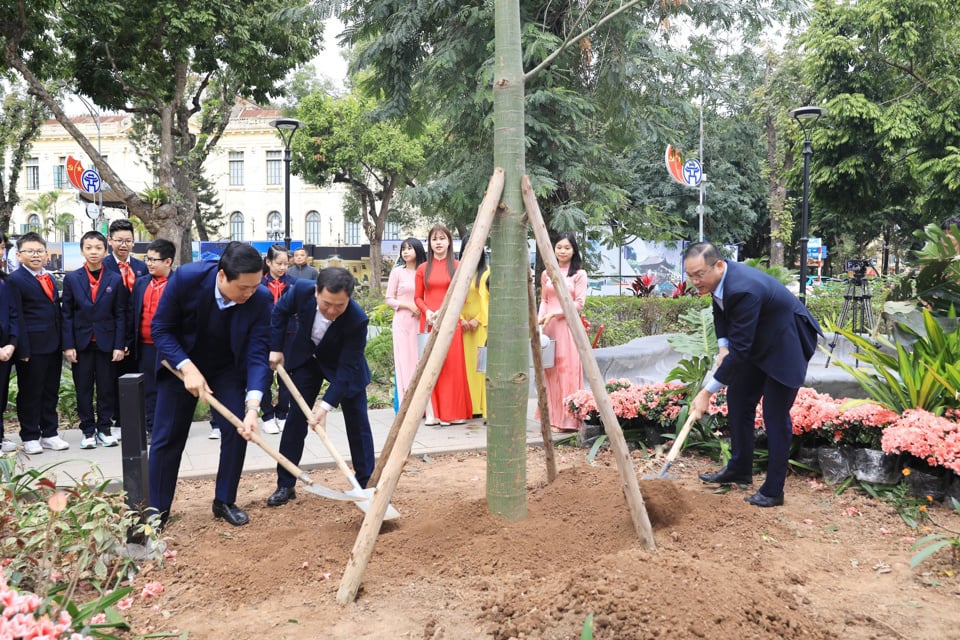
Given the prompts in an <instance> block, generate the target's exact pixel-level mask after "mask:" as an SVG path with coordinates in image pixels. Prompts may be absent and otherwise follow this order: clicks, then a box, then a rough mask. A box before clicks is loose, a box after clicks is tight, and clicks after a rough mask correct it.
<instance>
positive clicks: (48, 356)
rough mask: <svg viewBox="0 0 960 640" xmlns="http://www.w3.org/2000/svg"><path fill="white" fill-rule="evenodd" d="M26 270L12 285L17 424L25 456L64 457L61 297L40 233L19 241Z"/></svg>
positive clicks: (12, 276)
mask: <svg viewBox="0 0 960 640" xmlns="http://www.w3.org/2000/svg"><path fill="white" fill-rule="evenodd" d="M17 260H18V261H19V262H20V267H19V268H18V269H17V270H16V271H14V272H13V273H11V274H10V278H9V280H8V281H9V283H10V284H11V285H13V286H14V288H15V289H16V291H17V294H18V296H19V298H20V309H21V311H22V312H23V313H22V314H21V315H20V322H21V324H20V327H21V329H20V338H19V339H18V341H17V352H16V355H15V357H16V359H17V362H16V367H17V420H19V421H20V439H21V440H22V441H23V450H24V451H25V452H27V453H30V454H37V453H43V450H44V449H53V450H55V451H62V450H64V449H69V448H70V445H69V444H67V442H66V441H65V440H64V439H63V438H61V437H60V436H59V435H58V432H57V429H58V424H59V422H58V419H57V400H58V399H59V397H60V372H61V370H62V369H63V355H62V354H61V353H60V337H61V336H60V323H61V316H60V292H59V291H58V290H57V283H56V282H54V280H53V276H52V275H51V274H50V273H49V272H48V271H47V270H46V269H44V268H43V265H44V264H45V263H46V262H47V241H46V240H44V239H43V238H42V237H40V235H39V234H37V233H34V232H32V231H31V232H29V233H25V234H23V235H22V236H20V238H19V239H18V240H17Z"/></svg>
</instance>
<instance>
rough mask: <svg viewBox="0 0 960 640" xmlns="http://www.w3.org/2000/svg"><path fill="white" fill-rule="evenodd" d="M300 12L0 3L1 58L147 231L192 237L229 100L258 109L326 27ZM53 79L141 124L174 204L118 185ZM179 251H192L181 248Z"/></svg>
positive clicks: (286, 8) (188, 1) (261, 2)
mask: <svg viewBox="0 0 960 640" xmlns="http://www.w3.org/2000/svg"><path fill="white" fill-rule="evenodd" d="M304 6H305V3H304V2H301V1H300V0H247V1H244V2H240V1H239V0H223V1H221V2H214V3H211V2H204V1H200V0H158V1H155V2H128V1H123V0H96V1H94V0H63V1H54V0H14V1H11V2H6V3H3V4H2V5H0V37H2V38H3V46H4V61H5V63H6V64H7V65H8V66H9V67H11V68H13V69H15V70H16V72H17V73H18V74H20V75H21V76H22V77H23V78H24V80H25V82H26V83H27V84H28V85H29V87H30V90H31V92H32V93H34V94H35V95H37V96H38V97H39V98H40V99H41V100H42V101H43V103H44V104H45V105H46V107H47V108H49V109H50V111H51V112H52V113H53V114H54V116H55V117H56V118H57V120H58V121H59V122H60V124H61V125H63V127H64V128H65V129H66V130H67V131H68V132H69V133H70V135H72V136H73V137H74V139H76V140H77V142H78V144H80V146H81V148H83V150H84V152H86V154H87V155H88V156H89V157H90V158H91V159H92V161H93V163H94V165H95V166H96V168H97V169H98V170H99V172H100V175H101V176H102V177H103V179H104V180H105V181H106V182H107V183H108V184H109V185H110V186H111V187H112V189H113V191H114V192H116V193H117V194H118V195H119V196H120V197H121V198H122V199H123V201H124V202H125V203H126V205H127V207H128V209H129V211H130V213H131V214H132V215H135V216H137V217H139V218H140V219H141V220H142V221H143V222H144V224H145V225H146V227H147V229H148V230H149V231H150V232H151V233H153V234H155V235H162V236H164V237H168V238H173V239H177V240H181V239H182V240H183V241H184V242H188V241H189V238H190V235H189V229H190V225H191V223H192V221H193V219H194V216H195V213H196V211H197V193H196V184H197V180H196V177H197V176H198V175H200V173H201V171H202V164H203V161H204V160H205V159H206V157H207V155H208V154H209V153H210V151H211V149H212V148H213V147H214V146H215V145H216V143H217V142H218V140H219V136H220V134H221V133H222V131H223V128H224V127H225V126H226V122H227V121H228V120H229V115H230V109H231V108H232V106H233V104H234V100H235V99H236V98H237V97H247V98H250V99H252V100H255V101H260V102H265V101H266V100H267V99H268V98H269V97H270V96H271V95H276V94H278V93H279V92H280V91H279V87H280V83H281V82H282V80H283V79H284V77H285V76H286V74H287V73H288V72H289V71H290V70H291V69H293V68H294V67H296V66H297V65H298V64H301V63H303V62H305V61H307V60H309V59H310V57H312V56H313V54H314V52H315V51H316V48H317V46H318V44H319V42H320V39H321V34H322V24H321V23H320V21H319V19H318V18H317V16H316V14H315V13H314V12H312V11H293V10H292V9H298V8H302V7H304ZM51 79H58V80H60V81H62V82H64V83H65V84H66V85H67V86H69V87H70V89H71V90H75V91H77V92H79V93H81V94H83V95H86V96H89V97H90V98H91V100H92V101H93V102H94V103H95V104H96V105H98V106H99V107H100V108H101V109H105V110H111V111H121V112H126V113H130V114H134V115H135V116H138V117H142V118H144V119H147V120H148V121H149V124H148V126H150V127H152V128H153V130H154V132H155V134H156V139H157V147H158V153H157V157H156V165H155V166H156V186H157V187H158V188H159V189H161V190H162V192H163V193H166V194H168V195H169V197H170V201H168V202H164V203H160V204H159V205H156V204H155V203H149V202H146V201H144V200H143V199H142V198H140V196H139V195H138V193H137V192H135V191H134V190H133V189H131V188H130V187H128V186H127V185H126V184H124V183H123V181H122V180H121V179H120V177H119V175H118V174H117V173H116V171H114V170H113V168H112V167H111V166H110V165H109V163H107V162H106V161H105V160H104V159H103V157H102V156H100V154H99V153H98V152H97V149H96V147H95V146H94V145H92V144H90V141H89V140H87V139H86V138H85V137H84V136H83V134H82V133H80V131H79V130H78V129H77V128H76V127H75V126H73V124H72V123H71V122H70V120H69V118H67V116H66V114H65V113H64V111H63V109H62V106H61V104H60V102H59V101H58V99H57V98H56V96H55V95H53V94H51V93H50V92H49V91H47V89H46V88H45V87H44V84H43V83H44V82H45V81H47V80H51ZM211 102H212V103H214V104H213V106H212V108H205V107H206V106H207V105H208V104H210V103H211ZM197 125H199V127H197ZM186 246H187V247H188V245H186ZM182 248H184V247H182ZM184 255H186V256H189V255H190V253H189V251H179V252H178V256H184Z"/></svg>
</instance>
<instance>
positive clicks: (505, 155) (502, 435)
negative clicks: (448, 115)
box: [487, 0, 530, 520]
mask: <svg viewBox="0 0 960 640" xmlns="http://www.w3.org/2000/svg"><path fill="white" fill-rule="evenodd" d="M495 29H496V33H495V37H496V69H495V74H494V81H493V113H494V117H493V119H494V123H495V124H494V127H495V131H494V143H493V163H494V166H497V167H502V168H503V170H504V172H505V176H506V182H505V186H504V189H503V198H502V200H501V208H500V211H499V212H498V214H497V218H496V220H495V222H494V225H493V230H492V233H491V239H490V248H491V258H490V260H491V263H492V273H491V277H490V323H489V334H488V338H487V344H488V346H489V347H490V349H489V351H488V353H489V360H488V362H487V389H488V394H487V397H488V398H489V408H488V419H487V423H488V427H487V506H488V507H489V508H490V511H491V513H494V514H496V515H499V516H502V517H504V518H507V519H510V520H521V519H523V518H524V517H526V515H527V499H526V483H527V469H526V414H527V399H528V397H529V386H530V382H529V362H528V361H527V350H528V347H527V345H528V339H527V335H528V330H527V314H526V309H527V278H528V277H529V273H530V266H529V258H528V252H527V219H526V216H525V214H524V211H523V201H522V198H521V195H520V178H521V177H522V176H523V174H524V172H525V171H526V166H525V163H524V153H525V149H524V79H523V58H522V51H521V47H520V8H519V5H518V3H517V2H516V0H496V27H495Z"/></svg>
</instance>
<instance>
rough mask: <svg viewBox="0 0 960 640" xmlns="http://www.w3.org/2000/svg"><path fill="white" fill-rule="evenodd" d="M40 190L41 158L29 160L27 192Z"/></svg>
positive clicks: (34, 157)
mask: <svg viewBox="0 0 960 640" xmlns="http://www.w3.org/2000/svg"><path fill="white" fill-rule="evenodd" d="M39 190H40V158H38V157H36V156H33V157H32V158H28V159H27V191H39Z"/></svg>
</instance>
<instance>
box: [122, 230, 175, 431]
mask: <svg viewBox="0 0 960 640" xmlns="http://www.w3.org/2000/svg"><path fill="white" fill-rule="evenodd" d="M176 255H177V247H176V246H175V245H174V244H173V243H172V242H170V241H169V240H167V239H165V238H157V239H156V240H154V241H153V242H151V243H150V246H148V247H147V261H146V262H147V270H148V271H149V272H150V275H148V276H143V277H142V278H137V281H136V282H135V283H134V285H133V295H132V297H131V298H130V309H131V313H130V325H129V330H128V331H127V338H128V340H129V345H130V355H131V357H132V358H133V360H134V362H136V363H137V370H138V371H140V373H142V374H143V400H144V403H145V405H146V412H147V415H146V423H147V443H148V444H149V443H150V441H151V439H152V438H153V413H154V411H156V408H157V347H156V346H155V345H154V344H153V335H152V334H151V333H150V323H151V322H152V321H153V316H154V314H156V312H157V306H158V305H159V304H160V297H161V296H162V295H163V292H164V291H165V290H166V288H167V278H169V277H170V272H171V271H172V270H173V259H174V257H176Z"/></svg>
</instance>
